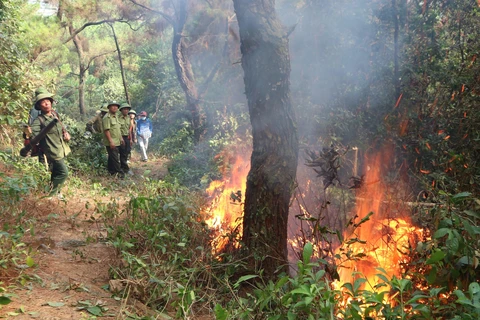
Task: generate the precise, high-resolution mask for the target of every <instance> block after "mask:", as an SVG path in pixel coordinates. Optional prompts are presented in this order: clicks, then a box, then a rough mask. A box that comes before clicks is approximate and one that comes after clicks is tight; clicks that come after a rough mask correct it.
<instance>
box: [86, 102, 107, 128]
mask: <svg viewBox="0 0 480 320" xmlns="http://www.w3.org/2000/svg"><path fill="white" fill-rule="evenodd" d="M107 113H108V109H107V104H105V105H104V106H103V107H102V108H101V109H100V110H98V111H97V113H96V115H95V117H93V118H92V119H90V121H88V122H87V125H86V130H87V131H90V132H91V133H94V134H95V133H100V134H102V135H103V123H102V122H103V117H104V116H105V115H106V114H107Z"/></svg>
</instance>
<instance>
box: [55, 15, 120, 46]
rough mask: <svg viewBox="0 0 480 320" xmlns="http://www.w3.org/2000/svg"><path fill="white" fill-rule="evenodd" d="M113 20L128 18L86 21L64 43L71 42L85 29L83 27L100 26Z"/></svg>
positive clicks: (118, 20)
mask: <svg viewBox="0 0 480 320" xmlns="http://www.w3.org/2000/svg"><path fill="white" fill-rule="evenodd" d="M111 22H126V20H123V18H120V19H107V20H101V21H95V22H87V23H85V24H84V25H83V26H81V27H80V28H79V29H76V30H75V31H74V32H73V33H72V34H71V35H70V37H69V38H68V39H67V40H65V41H64V42H63V43H67V42H69V41H70V40H72V39H73V38H74V37H75V36H76V35H77V34H79V33H80V32H82V31H83V29H85V28H86V27H90V26H98V25H100V24H104V23H111Z"/></svg>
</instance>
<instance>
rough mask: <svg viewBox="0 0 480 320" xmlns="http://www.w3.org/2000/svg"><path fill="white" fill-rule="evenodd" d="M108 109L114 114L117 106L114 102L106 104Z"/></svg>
mask: <svg viewBox="0 0 480 320" xmlns="http://www.w3.org/2000/svg"><path fill="white" fill-rule="evenodd" d="M108 111H110V113H112V114H115V113H117V111H118V106H117V105H116V104H112V105H110V106H108Z"/></svg>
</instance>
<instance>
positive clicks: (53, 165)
mask: <svg viewBox="0 0 480 320" xmlns="http://www.w3.org/2000/svg"><path fill="white" fill-rule="evenodd" d="M48 166H49V168H50V171H51V172H52V175H51V178H50V179H51V184H52V190H51V191H50V195H55V194H57V193H59V192H60V189H61V188H62V186H63V183H64V182H65V180H67V177H68V168H67V166H66V165H65V161H64V160H63V158H62V159H60V160H49V161H48Z"/></svg>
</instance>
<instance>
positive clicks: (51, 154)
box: [32, 114, 70, 160]
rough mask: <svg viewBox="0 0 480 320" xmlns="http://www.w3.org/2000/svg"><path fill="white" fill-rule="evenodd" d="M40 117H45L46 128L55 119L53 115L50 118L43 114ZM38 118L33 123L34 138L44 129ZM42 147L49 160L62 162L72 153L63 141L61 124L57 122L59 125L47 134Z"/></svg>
mask: <svg viewBox="0 0 480 320" xmlns="http://www.w3.org/2000/svg"><path fill="white" fill-rule="evenodd" d="M38 117H43V118H44V119H45V126H44V127H46V126H48V124H49V123H50V122H52V121H53V119H55V116H54V115H53V114H52V115H50V116H46V115H43V114H42V115H39V116H38ZM38 117H37V118H36V119H35V120H34V121H33V123H32V137H35V136H36V135H38V134H39V133H40V131H41V130H42V129H43V128H44V127H42V125H41V122H40V119H39V118H38ZM40 147H41V148H42V150H43V152H44V153H45V155H46V156H47V159H49V160H60V159H63V158H64V157H66V156H67V155H68V154H69V153H70V147H69V146H68V144H67V143H66V142H65V141H64V140H63V129H62V124H61V123H60V122H57V124H56V125H55V126H54V127H53V128H52V129H51V130H50V131H49V132H48V133H47V135H46V136H45V138H44V139H42V140H40Z"/></svg>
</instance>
